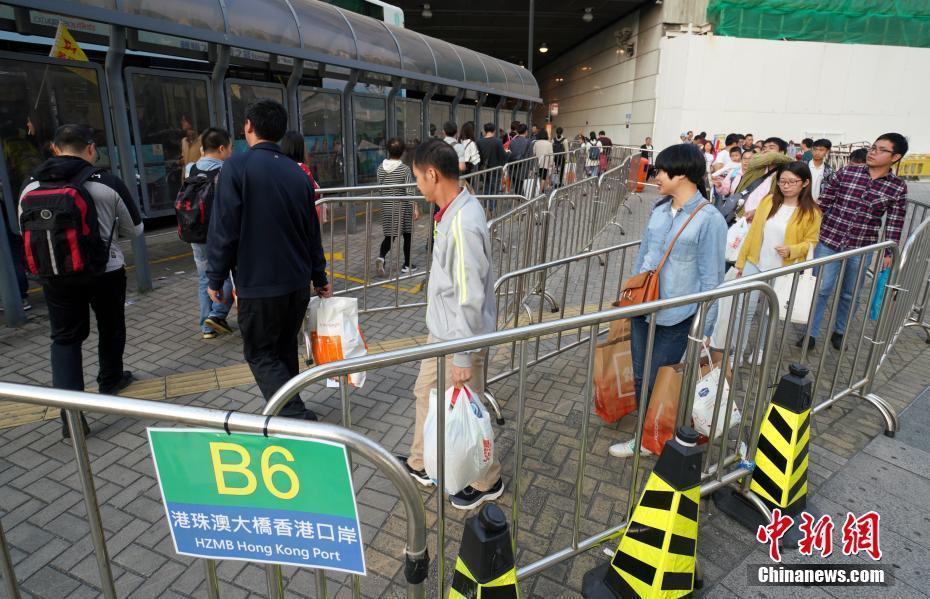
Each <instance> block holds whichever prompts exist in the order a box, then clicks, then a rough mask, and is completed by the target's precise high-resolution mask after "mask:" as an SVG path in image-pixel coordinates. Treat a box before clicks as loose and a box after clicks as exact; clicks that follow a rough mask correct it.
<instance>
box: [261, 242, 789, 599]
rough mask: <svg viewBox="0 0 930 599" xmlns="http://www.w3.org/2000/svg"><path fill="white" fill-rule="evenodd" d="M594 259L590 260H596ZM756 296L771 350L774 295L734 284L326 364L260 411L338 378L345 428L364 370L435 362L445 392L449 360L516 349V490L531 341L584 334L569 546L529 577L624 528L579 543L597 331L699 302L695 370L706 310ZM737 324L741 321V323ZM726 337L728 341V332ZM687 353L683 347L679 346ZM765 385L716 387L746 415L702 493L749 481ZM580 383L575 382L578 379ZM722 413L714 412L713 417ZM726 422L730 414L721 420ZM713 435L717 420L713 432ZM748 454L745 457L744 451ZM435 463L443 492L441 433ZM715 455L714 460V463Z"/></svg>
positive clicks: (726, 438) (722, 444) (441, 518)
mask: <svg viewBox="0 0 930 599" xmlns="http://www.w3.org/2000/svg"><path fill="white" fill-rule="evenodd" d="M591 258H592V259H593V258H595V256H594V255H592V256H591ZM753 292H755V293H759V294H761V296H762V297H763V299H764V301H765V302H766V306H767V309H766V310H765V313H764V316H763V318H762V319H760V320H761V321H762V322H763V323H764V324H763V325H761V326H764V327H765V329H766V333H765V334H764V339H765V340H764V341H763V342H762V343H767V344H771V343H772V339H774V337H775V334H774V333H775V325H776V323H775V320H774V319H772V318H769V317H768V315H769V314H772V313H773V312H772V310H773V309H777V308H776V306H777V301H778V299H777V296H776V295H775V293H774V291H773V290H772V289H771V288H770V287H769V286H767V285H765V284H763V283H759V282H749V281H747V282H738V283H736V284H735V285H732V286H729V287H726V288H720V289H715V290H712V291H709V292H704V293H697V294H692V295H688V296H683V297H679V298H674V299H666V300H660V301H657V302H652V303H649V304H642V305H639V306H630V307H624V308H618V309H612V310H608V311H600V312H596V313H591V314H583V315H578V316H572V317H567V318H565V319H561V320H556V321H551V322H543V323H537V324H532V325H527V326H521V327H517V328H514V329H508V330H503V331H497V332H494V333H489V334H486V335H480V336H477V337H473V338H470V339H462V340H458V341H448V342H439V343H431V344H428V345H423V346H418V347H410V348H405V349H399V350H395V351H391V352H386V353H381V354H376V355H369V356H364V357H359V358H353V359H349V360H344V361H341V362H334V363H329V364H323V365H319V366H315V367H313V368H311V369H310V370H308V371H306V372H304V373H302V374H300V375H298V376H296V377H294V378H293V379H291V380H290V381H289V382H288V383H286V384H285V385H284V386H283V387H282V388H281V389H280V390H279V391H278V392H277V393H276V394H275V396H274V397H272V398H271V400H269V402H268V404H267V405H266V407H265V413H266V414H273V413H276V412H277V411H278V410H279V409H280V408H281V407H282V406H283V405H285V403H286V402H287V401H289V400H290V398H292V397H294V396H295V395H296V394H297V393H298V392H300V391H301V390H303V389H306V388H307V387H309V386H310V385H312V384H315V383H323V382H324V381H325V380H326V379H328V378H339V379H341V388H340V393H341V406H342V424H343V425H344V426H346V427H350V426H352V400H351V397H352V395H353V394H364V390H352V391H350V387H349V385H348V384H347V380H348V379H347V377H348V375H349V374H350V373H354V372H362V371H367V372H371V371H376V370H379V369H389V368H390V369H394V368H396V367H397V366H399V365H402V364H408V363H411V362H413V363H416V362H419V361H425V360H432V359H435V360H437V369H438V385H437V387H438V388H440V389H444V388H446V383H447V380H448V379H447V378H446V377H447V374H446V372H445V359H446V357H447V356H449V355H451V354H455V353H461V352H468V351H478V350H484V349H493V348H495V347H496V348H501V347H504V348H506V347H508V346H512V347H516V348H517V349H516V352H515V354H516V360H515V366H514V372H515V373H516V374H518V377H517V378H518V382H517V383H516V392H515V395H513V396H511V397H510V398H509V400H510V404H511V405H512V406H514V408H513V409H514V411H515V419H514V423H515V424H514V428H515V447H514V450H513V453H512V455H513V456H514V457H513V479H512V480H513V483H512V484H513V485H517V484H518V483H517V481H519V480H520V475H521V473H522V472H523V460H524V437H525V427H526V424H527V418H526V404H527V390H528V377H529V371H530V369H531V368H532V364H533V359H532V358H531V356H530V347H531V345H532V343H533V342H534V341H536V340H540V339H543V338H546V337H551V336H557V335H560V334H561V335H567V334H575V333H576V332H577V331H578V330H586V332H587V335H586V337H585V339H586V342H585V343H580V344H576V347H579V348H581V349H582V350H583V353H584V355H585V362H584V363H585V364H586V366H585V369H586V370H585V371H586V375H585V382H584V384H583V388H584V393H583V394H582V395H581V397H580V398H579V399H578V401H581V402H582V403H583V416H582V419H581V427H580V430H578V431H577V432H576V434H577V435H578V437H577V438H578V439H579V442H580V447H579V449H578V460H579V466H578V469H577V473H576V477H575V493H574V508H573V512H572V514H573V516H572V529H571V543H570V545H569V546H568V547H564V548H563V549H561V550H558V551H556V552H554V553H552V554H550V555H547V556H545V557H544V558H542V559H540V560H537V561H534V562H532V563H530V564H527V565H524V566H522V567H521V568H519V569H518V571H517V575H518V578H521V579H522V578H526V577H527V576H530V575H532V574H535V573H538V572H540V571H542V570H544V569H546V568H548V567H550V566H552V565H554V564H556V563H558V562H561V561H563V560H565V559H568V558H570V557H572V556H575V555H578V554H580V553H582V552H584V551H585V550H587V549H589V548H591V547H593V546H595V545H597V544H600V543H602V542H604V541H606V540H609V539H611V538H612V537H614V536H615V535H617V534H618V533H619V532H620V531H622V530H623V529H624V527H625V526H626V523H625V522H624V523H621V524H619V525H616V526H612V527H610V528H608V529H607V530H604V531H602V532H600V533H598V534H596V535H593V536H590V537H587V538H582V537H581V527H580V518H581V506H582V503H583V501H584V496H583V491H582V483H583V481H584V477H585V464H586V457H587V452H588V451H589V420H590V416H591V405H592V402H593V393H594V390H593V379H592V377H593V367H594V361H595V352H596V350H597V346H598V334H599V331H600V330H601V327H602V325H605V324H608V323H610V322H611V321H615V320H618V319H622V318H639V317H643V316H646V315H652V316H654V315H655V314H656V313H657V312H658V311H660V310H663V309H668V308H671V307H676V306H685V305H694V304H697V306H698V307H697V316H696V317H695V318H694V322H693V325H692V334H691V340H690V341H689V342H688V348H687V355H686V357H685V363H686V364H689V365H690V364H693V365H694V366H695V368H696V366H697V363H698V360H691V356H694V355H696V352H697V351H698V347H699V346H700V345H701V342H702V341H701V339H702V336H701V335H700V334H698V331H701V330H702V329H703V327H704V322H705V318H706V317H707V313H708V308H709V306H710V305H711V304H712V303H713V302H714V301H716V300H718V299H720V298H723V297H730V298H737V299H739V298H743V297H744V296H745V295H746V294H749V293H753ZM736 320H737V321H740V322H743V321H744V320H745V319H742V320H740V319H739V318H737V319H736ZM655 321H656V319H655V318H654V317H652V318H649V322H648V324H646V325H645V326H646V327H647V330H648V333H647V340H646V342H645V364H644V368H643V373H649V372H650V368H651V363H652V347H653V340H654V338H655V334H656V324H655ZM730 335H733V333H732V331H731V332H730ZM683 351H684V348H683ZM729 355H730V351H729V350H728V349H724V352H723V363H724V364H726V361H727V359H728V357H729ZM685 370H686V372H685V378H684V382H683V384H682V391H681V396H680V412H681V414H680V415H679V416H680V420H681V421H682V422H684V421H685V419H686V418H688V415H689V414H690V410H691V402H692V401H693V395H694V388H695V385H696V382H697V378H698V377H696V374H695V372H694V371H693V369H691V368H686V369H685ZM644 376H645V378H646V379H647V380H645V381H644V382H643V385H642V392H641V395H640V404H641V405H645V401H646V400H647V392H646V389H647V388H648V386H649V385H648V383H649V381H648V378H649V375H648V374H645V375H644ZM768 379H769V365H768V364H767V363H763V364H762V365H761V366H756V365H753V366H751V367H750V373H749V374H748V375H747V376H742V377H739V378H736V377H734V382H733V390H732V391H731V392H730V393H729V395H728V396H726V397H724V396H723V394H722V389H723V387H722V386H721V387H720V388H719V389H718V393H717V397H716V402H717V405H718V406H719V405H721V402H725V403H726V412H725V413H726V414H730V410H731V408H732V406H733V405H734V404H738V406H739V408H740V410H741V411H742V413H743V414H745V415H746V416H745V417H744V420H743V422H742V423H741V424H740V425H739V426H738V427H737V428H734V429H733V430H732V431H729V432H728V433H727V434H724V435H722V436H720V438H718V439H714V440H713V441H712V442H711V445H712V446H713V448H714V449H715V451H714V452H709V453H708V456H707V457H706V458H705V463H704V468H703V481H704V483H703V485H702V494H707V493H710V492H712V491H714V490H716V489H718V488H720V487H722V486H724V485H728V484H732V483H735V482H736V481H738V480H739V479H742V478H744V477H746V475H747V474H748V473H749V472H750V471H751V470H750V467H749V466H748V465H747V462H745V461H744V460H745V458H746V457H747V455H748V456H750V457H751V455H752V452H753V451H754V448H755V442H754V441H755V438H756V436H757V435H758V429H759V427H760V426H761V417H762V415H763V414H764V410H765V408H766V406H767V401H768V399H767V386H768ZM576 382H577V381H576ZM718 411H719V410H716V409H715V414H716V413H717V412H718ZM443 412H444V411H443V410H439V411H438V413H437V420H438V424H437V430H439V431H443V430H444V428H445V426H444V415H443ZM643 418H644V412H643V410H640V412H639V416H638V420H637V423H636V425H635V431H636V444H637V446H638V445H639V443H641V438H642V429H643ZM726 418H727V421H726V422H725V424H728V422H729V416H727V417H726ZM715 429H716V418H715V419H714V423H713V426H712V429H711V430H715ZM746 448H748V452H747V449H746ZM437 453H438V458H437V463H438V465H439V467H438V468H439V472H438V481H437V484H438V487H439V488H440V489H442V488H444V486H443V482H444V473H443V468H444V463H445V461H444V455H445V447H444V438H443V435H442V434H439V435H438V452H437ZM711 453H713V456H714V457H713V458H712V457H711ZM641 474H642V473H640V458H639V456H638V455H634V457H633V469H632V474H631V478H630V482H629V485H628V486H627V487H625V490H626V492H627V497H628V499H627V509H626V513H627V514H629V512H630V509H631V508H632V505H633V502H634V501H635V498H636V496H637V489H639V486H640V485H641V484H642V483H644V481H645V477H644V476H642V475H641ZM745 493H746V494H747V496H748V497H749V498H750V500H752V501H753V502H754V503H755V504H756V505H757V506H758V507H759V508H760V509H761V510H763V511H765V506H764V505H763V504H762V502H761V501H760V500H758V498H756V497H755V496H754V495H752V494H751V493H749V491H748V488H747V489H745ZM436 495H437V505H436V510H437V514H438V521H437V526H436V531H437V537H438V539H437V547H438V548H439V549H438V550H439V562H438V568H439V577H438V581H437V583H436V584H437V585H440V586H441V585H443V584H444V582H445V573H446V572H447V564H446V553H445V548H446V538H445V509H446V506H445V501H446V499H445V494H444V493H442V492H439V493H437V494H436ZM520 505H521V503H520V494H519V493H517V494H515V497H514V501H513V510H512V529H511V530H512V535H513V542H514V544H515V546H517V540H518V531H519V529H520V527H519V522H520V515H521V509H520Z"/></svg>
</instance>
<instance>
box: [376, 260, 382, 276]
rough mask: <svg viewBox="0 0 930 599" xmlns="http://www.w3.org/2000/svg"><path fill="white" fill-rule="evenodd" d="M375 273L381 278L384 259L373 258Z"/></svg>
mask: <svg viewBox="0 0 930 599" xmlns="http://www.w3.org/2000/svg"><path fill="white" fill-rule="evenodd" d="M375 272H377V273H378V274H379V275H380V276H382V277H383V276H384V258H381V257H378V258H375Z"/></svg>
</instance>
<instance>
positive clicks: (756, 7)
mask: <svg viewBox="0 0 930 599" xmlns="http://www.w3.org/2000/svg"><path fill="white" fill-rule="evenodd" d="M707 17H708V19H709V20H710V22H711V23H713V24H714V33H715V34H716V35H725V36H732V37H750V38H761V39H772V40H775V39H778V40H780V39H788V40H803V41H809V42H833V43H842V44H877V45H885V46H914V47H924V48H926V47H930V2H928V0H710V2H709V4H708V7H707Z"/></svg>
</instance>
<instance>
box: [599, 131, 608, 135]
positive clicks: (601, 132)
mask: <svg viewBox="0 0 930 599" xmlns="http://www.w3.org/2000/svg"><path fill="white" fill-rule="evenodd" d="M597 134H598V135H607V134H606V133H604V132H603V131H598V132H597Z"/></svg>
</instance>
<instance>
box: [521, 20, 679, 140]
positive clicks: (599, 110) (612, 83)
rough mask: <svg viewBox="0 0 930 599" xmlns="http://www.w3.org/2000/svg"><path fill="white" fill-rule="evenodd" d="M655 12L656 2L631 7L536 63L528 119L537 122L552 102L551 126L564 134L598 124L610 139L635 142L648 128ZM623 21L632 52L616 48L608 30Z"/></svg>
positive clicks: (658, 29)
mask: <svg viewBox="0 0 930 599" xmlns="http://www.w3.org/2000/svg"><path fill="white" fill-rule="evenodd" d="M661 16H662V11H661V7H658V6H657V7H651V6H650V7H648V8H645V9H643V10H640V11H637V12H635V13H633V14H632V15H630V16H628V17H627V18H625V19H623V20H621V21H618V22H616V23H614V24H613V25H611V26H610V27H608V28H607V29H606V30H604V31H602V32H601V33H599V34H597V35H594V36H592V37H591V38H590V39H588V40H586V41H584V42H583V43H581V44H579V45H578V46H576V47H575V48H574V49H572V50H570V51H568V52H566V53H565V54H563V55H562V56H560V57H559V58H558V59H557V60H555V61H554V62H553V63H551V64H549V65H546V66H545V67H543V68H541V69H538V70H537V71H536V72H535V75H536V79H537V81H539V85H540V88H541V95H542V97H543V100H544V104H543V105H542V106H540V107H538V108H537V109H536V111H535V112H534V119H533V122H535V123H540V124H541V123H543V122H544V118H545V116H546V113H547V112H546V111H547V106H548V104H550V103H552V102H558V103H559V114H558V116H555V117H553V119H552V122H553V126H561V127H563V128H564V129H565V134H566V135H567V136H569V137H572V136H574V135H576V134H578V133H579V132H584V133H585V134H587V133H588V132H589V131H591V130H594V131H600V130H602V129H603V130H604V131H605V132H606V133H607V135H608V137H610V138H611V139H612V140H613V142H614V143H617V144H630V143H635V144H636V145H637V146H638V145H639V144H641V143H642V140H643V138H645V137H646V136H647V135H651V134H652V127H653V117H654V115H655V97H656V96H655V77H656V73H657V72H658V68H659V43H660V40H661V37H662V21H661ZM624 27H629V28H630V29H631V30H632V37H631V41H633V42H634V44H635V50H634V55H633V57H632V58H631V57H629V56H627V55H622V54H620V53H619V51H618V47H617V40H616V36H615V34H614V32H615V31H617V30H621V29H623V28H624ZM557 78H562V79H564V81H563V82H557V81H556V79H557ZM627 113H630V114H631V119H630V125H629V127H627V123H626V114H627Z"/></svg>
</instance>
